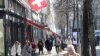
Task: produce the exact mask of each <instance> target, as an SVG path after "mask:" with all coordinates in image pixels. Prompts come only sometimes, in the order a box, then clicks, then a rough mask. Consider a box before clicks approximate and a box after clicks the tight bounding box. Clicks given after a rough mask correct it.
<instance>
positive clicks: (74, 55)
mask: <svg viewBox="0 0 100 56" xmlns="http://www.w3.org/2000/svg"><path fill="white" fill-rule="evenodd" d="M63 56H80V55H79V54H78V53H76V51H75V48H74V46H73V45H68V46H67V53H65V54H64V55H63Z"/></svg>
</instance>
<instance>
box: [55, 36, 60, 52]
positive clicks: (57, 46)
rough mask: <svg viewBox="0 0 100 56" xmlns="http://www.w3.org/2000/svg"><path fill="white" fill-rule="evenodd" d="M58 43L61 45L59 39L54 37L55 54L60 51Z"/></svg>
mask: <svg viewBox="0 0 100 56" xmlns="http://www.w3.org/2000/svg"><path fill="white" fill-rule="evenodd" d="M60 45H61V41H60V39H59V38H56V40H55V48H56V52H57V54H58V53H59V52H60Z"/></svg>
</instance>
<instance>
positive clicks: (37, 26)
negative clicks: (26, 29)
mask: <svg viewBox="0 0 100 56" xmlns="http://www.w3.org/2000/svg"><path fill="white" fill-rule="evenodd" d="M25 22H26V23H27V24H30V25H32V26H34V27H36V28H39V29H42V30H46V31H49V32H52V35H53V36H54V35H57V34H56V33H54V32H53V31H51V30H49V28H45V26H42V25H38V24H36V23H34V22H32V21H31V20H28V19H25Z"/></svg>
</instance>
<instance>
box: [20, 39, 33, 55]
mask: <svg viewBox="0 0 100 56" xmlns="http://www.w3.org/2000/svg"><path fill="white" fill-rule="evenodd" d="M22 56H32V47H31V44H30V42H29V41H27V42H26V45H25V46H24V47H23V51H22Z"/></svg>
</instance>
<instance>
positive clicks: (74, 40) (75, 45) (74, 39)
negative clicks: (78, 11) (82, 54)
mask: <svg viewBox="0 0 100 56" xmlns="http://www.w3.org/2000/svg"><path fill="white" fill-rule="evenodd" d="M72 44H73V46H74V48H75V50H76V52H77V46H78V41H77V37H75V36H73V38H72Z"/></svg>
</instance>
